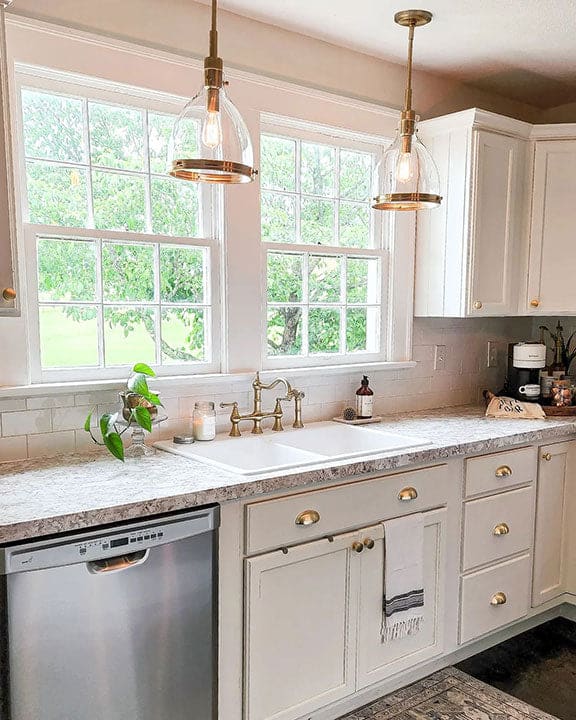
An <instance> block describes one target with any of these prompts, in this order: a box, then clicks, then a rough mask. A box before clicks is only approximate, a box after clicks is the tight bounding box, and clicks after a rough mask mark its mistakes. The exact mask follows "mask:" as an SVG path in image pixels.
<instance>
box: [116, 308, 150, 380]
mask: <svg viewBox="0 0 576 720" xmlns="http://www.w3.org/2000/svg"><path fill="white" fill-rule="evenodd" d="M156 340H157V330H156V320H155V314H154V310H153V309H152V308H137V307H133V308H127V307H105V308H104V359H105V364H106V365H107V366H110V365H132V364H134V362H135V360H137V361H138V362H145V363H148V364H149V365H150V364H154V363H155V362H156Z"/></svg>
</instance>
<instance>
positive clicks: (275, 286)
mask: <svg viewBox="0 0 576 720" xmlns="http://www.w3.org/2000/svg"><path fill="white" fill-rule="evenodd" d="M302 268H303V255H291V254H288V253H272V252H271V253H268V300H269V301H270V302H277V303H284V302H285V303H295V302H301V301H302V299H303V290H302Z"/></svg>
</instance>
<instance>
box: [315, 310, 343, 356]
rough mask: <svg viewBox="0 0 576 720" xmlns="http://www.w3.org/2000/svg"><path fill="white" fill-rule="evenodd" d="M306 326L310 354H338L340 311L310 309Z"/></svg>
mask: <svg viewBox="0 0 576 720" xmlns="http://www.w3.org/2000/svg"><path fill="white" fill-rule="evenodd" d="M308 324H309V330H308V337H309V341H308V342H309V345H310V353H312V354H316V353H337V352H340V310H337V309H332V308H310V312H309V320H308Z"/></svg>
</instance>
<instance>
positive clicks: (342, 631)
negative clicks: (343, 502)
mask: <svg viewBox="0 0 576 720" xmlns="http://www.w3.org/2000/svg"><path fill="white" fill-rule="evenodd" d="M358 537H359V534H358V533H347V534H345V535H339V536H336V537H334V538H333V539H327V538H326V539H322V540H317V541H315V542H310V543H307V544H305V545H298V546H296V547H291V548H290V549H288V550H287V549H284V551H283V550H281V549H280V550H276V551H274V552H270V553H267V554H266V555H261V556H259V557H254V558H249V559H247V560H246V561H245V575H246V597H245V603H246V618H245V653H246V658H245V670H244V672H245V683H244V686H245V707H244V711H245V717H246V718H248V719H249V720H270V719H271V718H275V719H276V718H277V719H279V720H280V719H281V720H292V718H298V717H300V716H302V715H304V714H305V713H309V712H313V711H314V710H316V709H317V708H320V707H322V706H324V705H328V704H329V703H331V702H334V701H336V700H339V699H341V698H343V697H345V696H346V695H349V694H351V693H353V692H354V687H355V678H354V656H355V644H356V637H355V628H354V624H353V623H352V622H351V619H352V618H354V617H355V615H356V598H357V592H358V591H357V587H358V579H357V578H358V574H359V568H360V554H358V553H356V552H353V551H352V550H351V546H352V543H353V542H354V541H355V540H356V539H358Z"/></svg>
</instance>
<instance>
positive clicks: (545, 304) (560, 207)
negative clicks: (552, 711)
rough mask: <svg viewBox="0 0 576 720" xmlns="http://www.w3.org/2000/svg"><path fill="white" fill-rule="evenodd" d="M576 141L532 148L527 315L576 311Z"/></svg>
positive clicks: (558, 142) (546, 141) (556, 142)
mask: <svg viewBox="0 0 576 720" xmlns="http://www.w3.org/2000/svg"><path fill="white" fill-rule="evenodd" d="M575 197H576V140H545V141H539V142H537V143H536V151H535V156H534V187H533V199H532V219H531V228H530V263H529V271H528V297H527V300H526V303H527V307H526V311H527V312H530V313H536V314H542V315H549V314H551V313H556V312H559V313H564V314H565V313H568V312H569V313H573V312H576V285H575V284H574V283H573V282H572V278H573V277H574V275H575V273H576V245H575V243H574V227H575V225H576V205H575V203H574V198H575Z"/></svg>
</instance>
